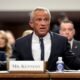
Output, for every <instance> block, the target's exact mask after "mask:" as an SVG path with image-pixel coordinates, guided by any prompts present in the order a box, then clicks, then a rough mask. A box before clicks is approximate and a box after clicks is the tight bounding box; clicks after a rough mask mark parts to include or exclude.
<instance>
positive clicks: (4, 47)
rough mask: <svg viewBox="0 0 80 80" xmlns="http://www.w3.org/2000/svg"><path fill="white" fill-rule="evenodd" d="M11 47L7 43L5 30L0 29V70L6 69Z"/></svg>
mask: <svg viewBox="0 0 80 80" xmlns="http://www.w3.org/2000/svg"><path fill="white" fill-rule="evenodd" d="M11 53H12V49H11V46H10V44H9V43H8V38H7V36H6V32H5V31H3V30H0V70H7V62H8V60H9V58H10V56H11Z"/></svg>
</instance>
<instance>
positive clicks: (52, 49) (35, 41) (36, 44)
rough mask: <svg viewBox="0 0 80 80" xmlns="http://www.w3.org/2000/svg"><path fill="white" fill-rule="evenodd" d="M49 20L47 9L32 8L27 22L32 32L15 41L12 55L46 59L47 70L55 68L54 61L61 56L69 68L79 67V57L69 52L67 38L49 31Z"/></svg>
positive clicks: (25, 58) (20, 58) (17, 57)
mask: <svg viewBox="0 0 80 80" xmlns="http://www.w3.org/2000/svg"><path fill="white" fill-rule="evenodd" d="M50 21H51V14H50V12H49V10H47V9H46V8H41V7H39V8H36V9H34V10H33V11H32V13H31V16H30V22H29V23H30V26H31V27H32V28H33V33H32V34H30V35H28V36H25V37H22V38H20V39H18V40H17V41H16V43H15V46H14V50H13V56H14V57H15V58H16V59H17V60H36V61H37V60H38V61H39V60H44V61H47V69H48V70H49V71H53V70H56V61H57V59H58V57H60V56H61V57H63V61H64V63H65V64H67V65H68V66H69V67H70V68H72V69H80V59H78V58H76V57H75V56H74V55H73V54H72V53H71V52H70V47H69V44H68V41H67V39H66V38H65V37H62V36H60V35H57V34H55V33H52V32H50V31H49V29H50ZM43 44H44V45H43ZM41 46H42V47H43V48H41Z"/></svg>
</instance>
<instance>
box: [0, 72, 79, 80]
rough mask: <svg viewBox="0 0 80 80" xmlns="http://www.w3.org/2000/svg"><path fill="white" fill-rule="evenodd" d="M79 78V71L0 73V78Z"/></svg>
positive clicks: (40, 79) (0, 79)
mask: <svg viewBox="0 0 80 80" xmlns="http://www.w3.org/2000/svg"><path fill="white" fill-rule="evenodd" d="M50 79H52V80H80V73H77V72H76V73H75V72H73V73H69V72H67V73H55V72H54V73H40V72H38V73H34V72H31V73H29V72H11V73H0V80H50Z"/></svg>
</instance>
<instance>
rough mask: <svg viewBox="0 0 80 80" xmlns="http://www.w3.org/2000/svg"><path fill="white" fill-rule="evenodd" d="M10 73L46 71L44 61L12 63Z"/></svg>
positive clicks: (10, 63)
mask: <svg viewBox="0 0 80 80" xmlns="http://www.w3.org/2000/svg"><path fill="white" fill-rule="evenodd" d="M9 71H41V72H43V71H44V62H43V61H10V62H9Z"/></svg>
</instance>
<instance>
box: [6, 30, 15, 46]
mask: <svg viewBox="0 0 80 80" xmlns="http://www.w3.org/2000/svg"><path fill="white" fill-rule="evenodd" d="M6 35H7V38H8V42H9V44H10V45H11V46H13V45H14V44H15V37H14V35H13V33H12V32H11V31H6Z"/></svg>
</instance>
